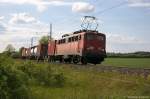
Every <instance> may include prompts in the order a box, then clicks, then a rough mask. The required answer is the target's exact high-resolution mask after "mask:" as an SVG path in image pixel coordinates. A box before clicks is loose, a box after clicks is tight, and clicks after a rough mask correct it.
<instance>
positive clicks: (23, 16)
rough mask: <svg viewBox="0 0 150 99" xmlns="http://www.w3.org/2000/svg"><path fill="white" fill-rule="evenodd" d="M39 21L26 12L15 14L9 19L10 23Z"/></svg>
mask: <svg viewBox="0 0 150 99" xmlns="http://www.w3.org/2000/svg"><path fill="white" fill-rule="evenodd" d="M37 22H38V21H37V20H36V19H35V18H34V17H33V16H31V15H30V14H29V13H25V12H24V13H18V14H13V15H12V18H11V19H10V21H9V23H10V24H33V23H37Z"/></svg>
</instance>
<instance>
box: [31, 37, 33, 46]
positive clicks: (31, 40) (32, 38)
mask: <svg viewBox="0 0 150 99" xmlns="http://www.w3.org/2000/svg"><path fill="white" fill-rule="evenodd" d="M32 46H33V37H32V38H31V47H32Z"/></svg>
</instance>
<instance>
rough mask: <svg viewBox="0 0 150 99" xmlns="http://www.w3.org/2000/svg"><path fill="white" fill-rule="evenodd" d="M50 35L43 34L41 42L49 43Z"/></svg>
mask: <svg viewBox="0 0 150 99" xmlns="http://www.w3.org/2000/svg"><path fill="white" fill-rule="evenodd" d="M48 40H49V36H43V37H42V38H41V39H40V40H39V43H40V44H48Z"/></svg>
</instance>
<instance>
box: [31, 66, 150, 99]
mask: <svg viewBox="0 0 150 99" xmlns="http://www.w3.org/2000/svg"><path fill="white" fill-rule="evenodd" d="M41 65H43V64H41ZM44 65H46V64H44ZM49 65H50V66H51V67H52V68H53V69H55V70H57V71H58V72H62V73H63V74H64V76H65V77H66V83H65V85H64V87H61V88H57V87H54V88H52V87H43V86H34V85H32V86H31V90H32V95H33V97H34V98H35V99H100V98H101V97H103V98H104V97H105V98H104V99H108V98H109V96H114V97H115V98H114V99H125V96H150V78H148V79H147V80H146V79H144V78H143V77H142V76H141V77H137V76H136V75H121V74H119V73H112V72H96V71H94V70H93V69H85V68H81V69H75V68H73V67H71V66H68V65H67V66H65V65H54V64H49Z"/></svg>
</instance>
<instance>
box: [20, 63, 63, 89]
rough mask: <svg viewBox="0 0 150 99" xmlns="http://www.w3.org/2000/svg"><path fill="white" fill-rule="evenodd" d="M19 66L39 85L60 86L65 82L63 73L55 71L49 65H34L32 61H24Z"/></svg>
mask: <svg viewBox="0 0 150 99" xmlns="http://www.w3.org/2000/svg"><path fill="white" fill-rule="evenodd" d="M19 68H20V69H21V70H22V71H23V72H25V73H26V74H28V76H29V77H30V78H31V79H35V80H36V81H37V82H38V83H39V84H40V85H45V86H53V87H62V86H63V85H64V83H65V77H64V75H63V74H62V73H56V71H54V70H52V69H51V67H50V66H35V64H33V63H32V62H25V63H24V64H23V65H22V66H19Z"/></svg>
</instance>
